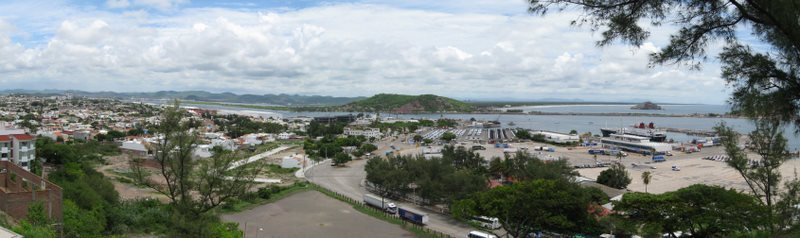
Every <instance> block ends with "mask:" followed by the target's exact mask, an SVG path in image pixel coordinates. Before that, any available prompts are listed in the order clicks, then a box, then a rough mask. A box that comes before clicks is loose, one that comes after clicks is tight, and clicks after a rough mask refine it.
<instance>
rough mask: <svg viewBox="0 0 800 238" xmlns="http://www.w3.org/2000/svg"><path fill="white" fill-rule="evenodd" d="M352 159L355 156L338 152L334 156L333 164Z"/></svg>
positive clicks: (341, 163) (340, 163)
mask: <svg viewBox="0 0 800 238" xmlns="http://www.w3.org/2000/svg"><path fill="white" fill-rule="evenodd" d="M350 160H353V158H352V157H350V155H348V154H346V153H343V152H339V153H336V155H334V156H333V164H336V165H343V164H346V163H347V162H350Z"/></svg>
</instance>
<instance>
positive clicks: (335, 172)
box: [305, 143, 475, 237]
mask: <svg viewBox="0 0 800 238" xmlns="http://www.w3.org/2000/svg"><path fill="white" fill-rule="evenodd" d="M394 145H395V146H398V147H401V148H402V147H404V146H407V147H409V148H410V146H408V145H401V144H399V143H395V144H394ZM381 147H382V146H379V150H378V152H382V151H385V150H387V148H381ZM366 164H367V160H366V159H364V160H355V161H352V162H350V163H348V164H347V166H346V167H333V166H330V162H329V161H327V162H323V163H322V164H319V165H317V166H314V167H313V168H311V169H310V170H309V171H307V172H306V174H305V175H306V177H307V178H308V179H309V180H311V181H312V182H314V183H316V184H319V185H320V186H323V187H325V188H327V189H330V190H333V191H335V192H338V193H340V194H343V195H345V196H348V197H351V198H353V199H358V200H361V199H362V198H363V195H364V194H365V193H369V192H367V190H366V188H364V184H363V181H364V180H365V179H366V177H367V173H366V172H365V171H364V166H365V165H366ZM398 205H400V206H410V207H415V208H418V209H417V210H422V209H420V207H417V206H415V205H413V204H409V203H399V204H398ZM428 215H429V217H430V220H429V223H428V228H430V229H433V230H436V231H439V232H443V233H446V234H449V235H451V236H454V237H463V236H466V234H468V233H469V232H470V231H472V230H475V229H474V228H471V227H469V226H467V225H466V224H463V223H460V222H458V221H456V220H455V219H452V218H450V217H449V216H446V215H441V214H437V213H434V212H430V211H429V212H428Z"/></svg>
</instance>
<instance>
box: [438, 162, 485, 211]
mask: <svg viewBox="0 0 800 238" xmlns="http://www.w3.org/2000/svg"><path fill="white" fill-rule="evenodd" d="M442 184H443V187H444V192H445V197H444V200H445V202H446V203H447V204H450V203H451V202H453V201H456V200H460V199H465V198H467V197H468V196H469V195H472V194H474V193H477V192H481V191H486V190H487V189H488V186H487V185H486V178H485V177H484V176H482V175H481V174H476V173H474V172H472V171H470V170H465V169H462V170H457V171H455V172H453V173H451V174H447V175H445V176H444V177H443V178H442Z"/></svg>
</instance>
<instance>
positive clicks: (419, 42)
mask: <svg viewBox="0 0 800 238" xmlns="http://www.w3.org/2000/svg"><path fill="white" fill-rule="evenodd" d="M576 16H577V14H576V13H575V12H569V11H567V12H563V13H553V14H550V15H548V16H546V17H540V16H531V15H529V14H527V13H526V4H525V2H524V0H472V1H460V0H438V1H426V0H410V1H390V0H363V1H360V0H354V1H323V2H318V1H309V0H300V1H290V0H264V1H211V0H209V1H200V0H95V1H66V0H43V1H39V0H27V1H2V2H1V3H0V90H2V89H17V88H20V89H77V90H86V91H100V90H111V91H128V92H133V91H135V92H141V91H158V90H207V91H212V92H226V91H227V92H233V93H239V94H241V93H254V94H267V93H297V94H318V95H334V96H369V95H372V94H375V93H403V94H422V93H433V94H439V95H445V96H450V97H455V98H459V99H475V100H480V99H516V100H524V99H543V98H562V99H582V100H587V101H598V100H601V101H628V100H639V99H649V100H655V101H661V102H679V103H707V104H721V103H724V102H725V100H726V99H727V97H728V91H727V90H726V86H725V83H724V81H723V80H722V79H720V78H719V65H718V63H717V62H716V61H715V60H714V59H713V58H714V57H709V58H710V60H709V61H707V62H706V63H705V64H704V67H703V69H702V70H700V71H692V70H689V69H688V68H687V67H681V66H661V67H655V68H648V66H647V55H648V54H649V53H650V52H653V51H657V50H658V49H659V47H663V46H664V44H665V42H666V40H667V37H668V34H669V33H671V32H673V31H674V30H675V28H674V27H673V26H667V27H662V28H657V29H654V32H653V36H652V37H651V39H649V40H648V42H647V43H646V44H644V45H643V46H642V47H641V48H634V47H631V46H628V45H622V44H618V45H614V46H610V47H605V48H596V47H595V46H594V42H595V41H596V40H598V39H599V36H598V35H599V34H598V33H594V34H593V33H592V32H590V31H589V30H588V29H587V28H580V27H574V26H570V25H569V21H570V20H571V19H574V18H575V17H576ZM716 48H717V47H714V48H712V49H711V52H712V54H711V56H714V55H715V54H714V52H716V51H717V49H716Z"/></svg>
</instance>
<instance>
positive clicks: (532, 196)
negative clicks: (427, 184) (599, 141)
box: [453, 179, 599, 237]
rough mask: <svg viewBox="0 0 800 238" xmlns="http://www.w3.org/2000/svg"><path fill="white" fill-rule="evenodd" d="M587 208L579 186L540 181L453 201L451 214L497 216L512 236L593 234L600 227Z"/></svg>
mask: <svg viewBox="0 0 800 238" xmlns="http://www.w3.org/2000/svg"><path fill="white" fill-rule="evenodd" d="M589 205H590V201H589V196H588V195H587V193H586V192H585V190H583V189H582V188H581V187H580V186H579V185H577V184H574V183H570V182H567V181H564V180H544V179H539V180H533V181H526V182H521V183H515V184H513V185H510V186H500V187H496V188H494V189H491V190H488V191H485V192H479V193H477V194H476V195H475V196H474V197H473V198H471V199H466V200H462V201H459V202H456V203H455V204H454V206H453V212H454V214H455V215H456V216H458V217H463V218H468V217H471V216H479V215H480V216H489V217H496V218H498V219H499V220H500V224H501V225H502V227H503V229H504V230H505V231H507V232H508V235H509V236H511V237H527V235H528V234H530V233H532V232H537V231H551V232H559V233H565V234H572V233H579V232H587V233H596V232H598V231H597V229H598V228H599V224H598V223H597V222H596V221H595V220H594V219H592V218H591V216H590V214H589V213H588V208H589Z"/></svg>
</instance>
